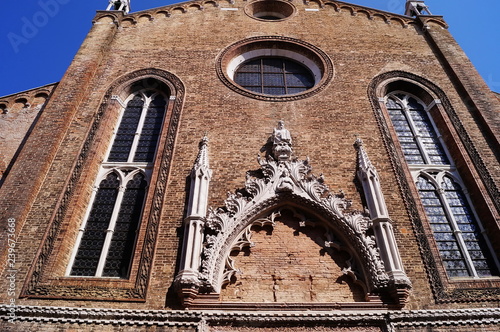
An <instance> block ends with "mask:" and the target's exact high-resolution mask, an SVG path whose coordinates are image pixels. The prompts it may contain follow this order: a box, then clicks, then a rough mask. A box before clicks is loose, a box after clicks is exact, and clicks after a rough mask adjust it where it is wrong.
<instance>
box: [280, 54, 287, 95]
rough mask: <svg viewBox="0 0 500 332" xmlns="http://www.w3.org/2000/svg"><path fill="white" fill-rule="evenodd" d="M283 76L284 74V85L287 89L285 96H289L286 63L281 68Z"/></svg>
mask: <svg viewBox="0 0 500 332" xmlns="http://www.w3.org/2000/svg"><path fill="white" fill-rule="evenodd" d="M281 70H282V74H283V85H284V87H285V94H288V84H287V82H286V68H285V61H283V63H282V66H281Z"/></svg>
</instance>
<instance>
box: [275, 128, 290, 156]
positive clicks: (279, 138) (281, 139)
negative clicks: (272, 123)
mask: <svg viewBox="0 0 500 332" xmlns="http://www.w3.org/2000/svg"><path fill="white" fill-rule="evenodd" d="M272 141H273V156H274V158H275V159H276V160H277V161H286V160H289V159H290V156H291V155H292V136H291V135H290V132H289V131H288V130H287V129H286V128H285V121H283V120H280V121H278V127H277V128H274V130H273V136H272Z"/></svg>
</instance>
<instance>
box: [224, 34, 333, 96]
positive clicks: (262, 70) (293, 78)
mask: <svg viewBox="0 0 500 332" xmlns="http://www.w3.org/2000/svg"><path fill="white" fill-rule="evenodd" d="M217 73H218V75H219V77H220V78H221V80H222V81H223V82H224V83H226V85H227V86H229V87H230V88H231V89H233V90H236V91H237V92H239V93H241V94H244V95H246V96H249V97H253V98H256V99H262V100H276V101H279V100H283V101H286V100H295V99H301V98H305V97H308V96H310V95H312V94H314V93H317V92H319V91H321V90H322V89H323V88H324V87H325V86H326V84H328V82H329V81H330V80H331V79H332V78H333V65H332V63H331V61H330V59H329V58H328V56H327V55H326V54H325V53H324V52H322V51H321V50H319V49H318V48H316V47H314V46H312V45H310V44H307V43H305V42H303V41H300V40H295V39H292V38H287V37H255V38H251V39H248V40H245V41H242V42H239V43H236V44H233V45H232V46H230V47H229V48H227V49H226V50H224V51H223V52H222V54H221V55H220V56H219V58H218V60H217Z"/></svg>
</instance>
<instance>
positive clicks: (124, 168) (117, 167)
mask: <svg viewBox="0 0 500 332" xmlns="http://www.w3.org/2000/svg"><path fill="white" fill-rule="evenodd" d="M149 90H151V89H149V88H147V87H146V88H143V89H141V90H139V91H134V92H132V93H131V94H130V95H129V96H128V97H127V99H126V100H125V101H121V99H120V98H119V97H118V96H114V99H116V100H118V102H119V104H120V106H121V111H120V115H119V117H118V119H117V124H116V125H115V126H114V130H113V137H112V138H111V140H110V142H111V144H109V146H108V151H107V153H106V156H107V157H106V161H104V162H103V163H102V164H101V166H100V168H99V172H98V176H97V178H96V181H95V184H94V186H93V190H92V196H91V198H90V201H89V204H88V207H87V212H86V213H85V217H84V219H83V221H82V224H81V226H80V228H79V230H78V236H77V239H76V241H75V245H74V248H73V252H72V255H71V258H70V261H69V264H68V267H67V270H66V276H67V277H73V276H74V275H72V274H71V270H72V268H73V265H74V262H75V258H76V256H77V253H78V250H79V248H80V243H81V240H82V237H83V234H84V232H85V228H86V225H87V222H88V219H89V215H90V213H91V211H92V209H93V205H94V202H95V199H96V195H97V192H98V190H99V187H100V183H101V181H103V180H104V179H106V177H107V176H108V175H109V174H111V173H113V172H115V173H116V174H118V177H119V181H120V185H119V190H118V195H117V198H116V201H115V203H114V210H116V211H118V210H120V208H121V206H122V201H123V196H124V195H123V193H124V192H125V190H126V187H127V184H128V183H129V181H131V180H132V179H133V177H134V176H135V175H136V174H138V173H141V174H143V175H144V177H145V181H146V182H147V184H148V185H149V183H150V181H151V175H152V172H153V166H154V160H155V157H156V154H157V153H158V143H159V142H157V146H156V149H155V154H154V157H153V160H152V161H151V162H134V157H135V152H136V150H137V146H138V145H139V141H140V136H141V134H142V130H143V129H144V120H145V118H146V115H147V111H148V108H149V106H150V105H151V103H152V102H153V101H154V99H155V97H157V96H158V95H161V96H162V97H163V98H164V99H165V100H168V98H167V96H165V93H163V92H162V91H155V92H154V93H153V94H152V95H150V96H148V95H147V93H146V92H147V91H149ZM137 95H140V96H141V97H142V98H143V100H144V104H143V106H142V111H141V115H140V120H139V123H138V127H137V129H136V135H135V137H134V140H133V142H132V146H131V147H130V150H129V156H128V160H127V161H121V162H117V161H107V160H108V158H109V157H110V155H111V150H112V148H113V145H114V142H115V139H116V136H117V134H118V128H119V126H120V124H121V123H122V120H123V116H124V113H125V110H126V109H127V107H128V103H129V102H130V101H131V100H132V99H134V98H135V97H136V96H137ZM167 110H168V103H167V104H166V105H165V113H166V112H167ZM165 113H164V115H163V117H165V116H166V114H165ZM163 129H164V123H163V124H162V127H161V128H160V130H159V133H160V134H159V135H161V133H162V131H163ZM127 173H128V174H127ZM146 191H147V187H146ZM146 199H147V196H146V195H145V196H144V199H143V202H142V205H143V207H142V210H143V209H144V203H145V201H146ZM142 212H143V211H141V214H140V215H141V216H142ZM117 219H118V213H113V214H112V216H111V219H110V221H109V225H108V229H107V230H106V239H105V241H104V244H103V246H102V251H101V256H100V258H99V260H98V266H97V270H96V273H95V275H94V277H99V278H116V277H109V276H103V270H104V264H105V262H106V258H107V256H108V251H109V248H110V245H111V239H112V235H113V233H114V231H115V227H116V221H117ZM141 219H142V217H139V225H138V227H140V221H141ZM134 242H137V235H136V240H135V241H134ZM134 247H135V243H134ZM131 259H132V258H131ZM130 268H131V262H129V267H128V270H130ZM128 276H129V273H127V274H126V276H122V277H121V278H125V279H127V278H128ZM75 277H81V276H75ZM86 277H92V276H86Z"/></svg>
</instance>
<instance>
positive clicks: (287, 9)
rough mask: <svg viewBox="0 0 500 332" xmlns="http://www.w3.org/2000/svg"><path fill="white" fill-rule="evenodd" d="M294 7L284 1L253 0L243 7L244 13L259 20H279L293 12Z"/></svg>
mask: <svg viewBox="0 0 500 332" xmlns="http://www.w3.org/2000/svg"><path fill="white" fill-rule="evenodd" d="M295 11H296V10H295V7H294V6H293V5H292V4H290V3H288V2H285V1H278V0H264V1H254V2H251V3H249V4H248V5H247V6H246V7H245V13H246V14H247V15H248V16H250V17H252V18H255V19H257V20H261V21H281V20H284V19H286V18H288V17H290V16H292V15H293V14H294V13H295Z"/></svg>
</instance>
